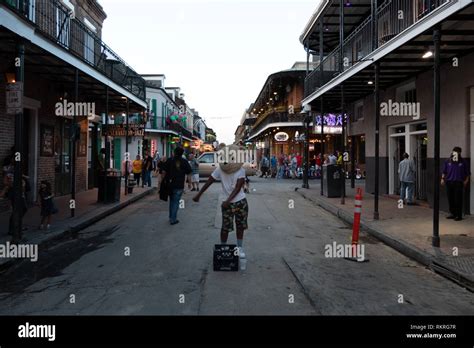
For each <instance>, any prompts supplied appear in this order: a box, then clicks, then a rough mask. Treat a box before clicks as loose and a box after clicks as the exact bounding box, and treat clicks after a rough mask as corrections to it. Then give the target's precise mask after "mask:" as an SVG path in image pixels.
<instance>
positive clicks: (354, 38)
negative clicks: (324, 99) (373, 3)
mask: <svg viewBox="0 0 474 348" xmlns="http://www.w3.org/2000/svg"><path fill="white" fill-rule="evenodd" d="M455 1H457V0H429V1H413V0H386V1H385V2H383V3H382V4H381V5H380V6H379V7H378V9H377V23H376V24H375V25H376V27H377V47H375V48H378V47H381V46H383V45H385V44H387V43H388V42H390V41H391V40H393V39H394V38H395V37H396V36H397V35H399V34H400V33H402V32H403V31H405V30H406V29H407V28H409V27H411V26H412V25H413V24H415V23H416V22H418V21H420V20H421V19H422V18H423V17H425V16H426V15H428V14H429V13H431V12H433V11H434V10H436V9H437V8H439V7H441V6H442V5H444V4H445V3H448V2H455ZM372 35H373V34H372V16H368V17H367V18H366V19H365V20H364V21H363V22H362V23H361V24H360V25H359V26H358V27H357V28H356V29H355V30H353V31H352V32H351V34H350V35H349V36H348V37H347V38H346V39H345V40H344V43H343V55H342V57H341V54H340V51H341V49H340V47H337V48H336V49H335V50H334V51H332V52H331V53H329V54H328V55H327V56H326V57H325V58H324V59H323V61H322V66H323V71H322V72H321V63H320V64H318V65H317V66H316V67H315V68H314V70H312V71H311V72H310V73H309V74H308V76H306V79H305V89H304V96H305V98H306V97H307V96H309V95H310V94H311V93H313V92H314V91H316V90H317V89H318V88H320V87H322V86H324V85H325V84H327V83H328V82H329V81H331V80H332V79H333V78H334V77H336V76H337V75H338V74H339V73H340V59H342V67H343V70H344V71H345V70H347V69H351V68H352V67H353V66H355V65H356V64H358V63H359V62H361V61H362V60H363V59H364V58H365V57H366V56H367V55H369V54H370V53H372V52H373V51H374V49H375V48H374V47H373V40H372Z"/></svg>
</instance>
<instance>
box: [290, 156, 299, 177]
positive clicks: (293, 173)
mask: <svg viewBox="0 0 474 348" xmlns="http://www.w3.org/2000/svg"><path fill="white" fill-rule="evenodd" d="M297 169H298V158H297V157H296V155H295V154H292V155H291V161H290V174H291V178H292V179H296V176H297V175H298V173H297Z"/></svg>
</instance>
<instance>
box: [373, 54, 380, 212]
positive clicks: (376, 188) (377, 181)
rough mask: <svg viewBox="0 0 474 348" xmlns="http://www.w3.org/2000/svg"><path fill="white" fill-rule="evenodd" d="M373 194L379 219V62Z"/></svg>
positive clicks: (376, 79)
mask: <svg viewBox="0 0 474 348" xmlns="http://www.w3.org/2000/svg"><path fill="white" fill-rule="evenodd" d="M374 67H375V93H374V110H375V194H374V220H378V219H379V175H380V170H379V167H380V154H379V144H380V134H379V133H380V63H379V62H376V63H375V66H374Z"/></svg>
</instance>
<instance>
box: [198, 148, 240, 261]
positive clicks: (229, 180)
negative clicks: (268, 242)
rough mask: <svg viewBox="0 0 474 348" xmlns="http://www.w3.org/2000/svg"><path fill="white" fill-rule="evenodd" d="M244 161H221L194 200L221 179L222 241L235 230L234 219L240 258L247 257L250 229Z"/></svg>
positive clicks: (224, 242)
mask: <svg viewBox="0 0 474 348" xmlns="http://www.w3.org/2000/svg"><path fill="white" fill-rule="evenodd" d="M228 150H229V152H230V151H239V150H240V148H239V147H238V146H236V145H231V146H229V147H228ZM242 165H243V163H237V161H235V162H232V163H220V164H219V167H217V168H216V169H215V170H214V172H213V173H212V174H211V176H210V177H209V179H208V180H207V182H206V184H205V185H204V186H203V187H202V188H201V191H199V193H198V194H197V195H196V196H195V197H194V198H193V201H195V202H199V199H200V198H201V196H202V194H203V193H204V192H205V191H206V190H207V189H208V187H209V186H211V185H212V184H213V183H214V182H215V181H216V180H220V181H221V185H222V190H223V192H224V195H225V197H226V198H225V200H224V201H223V202H222V204H221V210H222V226H221V235H220V237H221V243H222V244H226V243H227V239H228V237H229V232H232V231H233V230H234V219H235V225H236V230H237V246H238V248H239V256H240V258H245V257H246V256H245V253H244V250H243V242H244V231H245V230H246V229H248V224H247V218H248V211H249V206H248V203H247V198H246V196H245V192H244V190H243V188H244V184H245V170H244V169H243V168H242Z"/></svg>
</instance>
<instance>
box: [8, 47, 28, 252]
mask: <svg viewBox="0 0 474 348" xmlns="http://www.w3.org/2000/svg"><path fill="white" fill-rule="evenodd" d="M15 60H16V62H15V85H17V86H19V87H20V95H21V100H23V91H24V87H23V83H24V80H25V68H24V65H25V45H24V43H23V42H22V41H19V42H18V43H17V46H16V57H15ZM22 103H23V102H22ZM23 157H24V156H23V105H21V106H20V108H19V110H18V112H16V113H15V153H14V158H13V161H14V172H13V213H12V219H11V220H10V224H11V225H10V226H9V228H10V230H9V232H10V233H12V242H13V243H19V242H20V240H21V239H22V237H23V236H22V229H23V210H24V201H23V168H22V160H23Z"/></svg>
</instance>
